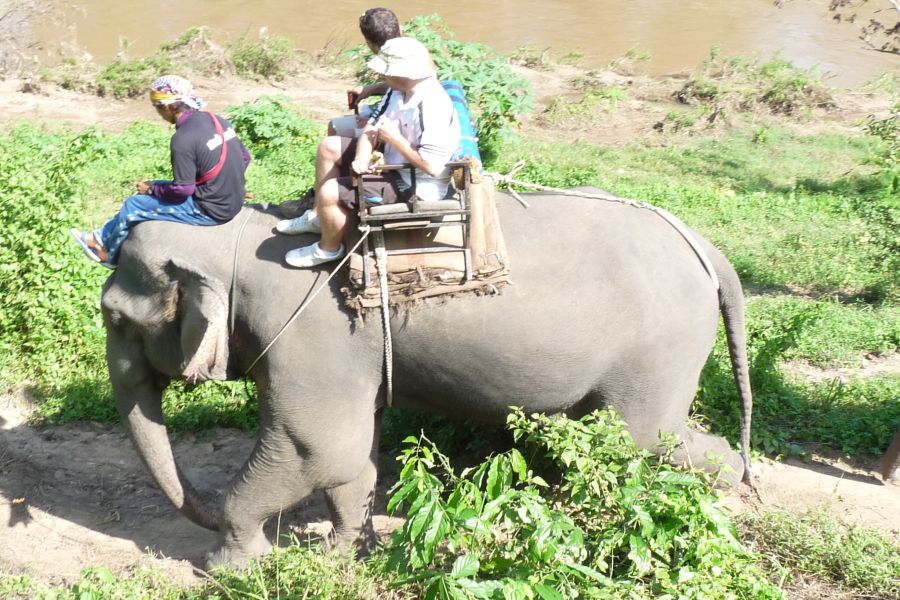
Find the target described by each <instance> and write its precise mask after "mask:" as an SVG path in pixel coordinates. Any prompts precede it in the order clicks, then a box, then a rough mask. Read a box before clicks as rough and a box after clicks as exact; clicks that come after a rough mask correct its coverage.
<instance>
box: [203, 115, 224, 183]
mask: <svg viewBox="0 0 900 600" xmlns="http://www.w3.org/2000/svg"><path fill="white" fill-rule="evenodd" d="M203 112H206V114H208V115H209V118H210V119H212V122H213V127H215V128H216V134H218V136H219V137H220V138H221V139H222V153H221V156H219V162H218V163H217V164H216V166H214V167H213V168H212V169H210V170H209V171H207V172H206V173H204V174H203V175H201V176H200V178H199V179H198V180H197V181H196V184H197V185H200V184H201V183H206V182H207V181H209V180H210V179H212V178H213V177H215V176H216V175H218V174H219V171H221V170H222V167H224V166H225V159H226V158H228V141H227V140H226V139H225V132H224V131H222V124H221V123H219V119H217V118H216V115H214V114H212V113H211V112H208V111H203Z"/></svg>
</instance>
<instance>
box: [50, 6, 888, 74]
mask: <svg viewBox="0 0 900 600" xmlns="http://www.w3.org/2000/svg"><path fill="white" fill-rule="evenodd" d="M828 4H829V0H786V1H785V3H784V6H783V8H777V7H776V6H774V4H773V1H772V0H562V1H552V0H550V1H548V0H543V1H535V0H515V1H512V0H493V1H485V0H457V1H455V2H428V1H425V0H407V1H405V2H403V3H402V4H401V3H397V4H396V5H395V6H392V7H391V8H393V9H394V10H395V11H396V12H397V14H398V16H399V17H400V19H401V20H407V19H409V18H411V17H413V16H415V15H421V14H432V13H437V14H439V15H440V16H441V18H442V19H443V20H444V22H445V23H446V24H447V25H448V26H449V27H450V28H451V29H452V30H453V31H454V32H455V34H456V39H457V40H459V41H462V42H482V43H485V44H488V45H489V46H492V47H494V48H495V49H497V50H499V51H501V52H504V53H508V52H512V51H514V50H515V49H516V48H519V47H522V46H530V47H535V48H539V49H546V48H549V50H550V52H551V55H552V56H554V57H560V56H562V55H564V54H566V53H569V52H579V53H581V54H582V55H583V58H582V60H581V63H580V64H581V65H583V66H586V67H599V66H602V65H604V64H606V63H608V62H609V61H611V60H613V59H615V58H618V57H620V56H622V55H623V54H624V53H625V52H627V51H628V50H629V49H632V48H634V49H638V50H641V51H643V52H645V53H649V55H650V56H651V59H650V61H649V62H647V63H646V64H645V66H644V67H643V70H644V71H645V72H647V73H649V74H665V73H671V72H676V71H684V70H690V69H693V68H695V67H697V66H699V65H700V64H701V62H702V61H703V59H704V58H706V57H707V56H708V54H709V51H710V49H711V48H712V47H713V46H719V47H721V49H722V52H723V54H724V55H725V56H734V55H740V56H747V57H750V56H762V57H769V56H772V55H773V54H774V53H776V52H778V53H780V54H781V56H783V57H784V58H787V59H789V60H791V61H793V62H794V63H795V64H797V65H798V66H801V67H812V66H816V67H818V68H819V69H821V70H822V71H824V72H826V73H827V74H829V77H830V78H829V81H830V83H831V84H832V85H839V86H840V85H848V86H849V85H856V84H859V83H862V82H864V81H866V80H869V79H871V78H873V77H875V76H877V75H879V74H880V73H883V72H894V73H900V57H897V56H896V55H890V54H885V53H880V52H875V51H873V50H870V49H867V48H866V47H865V46H864V44H863V43H862V42H861V41H860V40H859V39H857V35H858V30H859V24H860V23H864V22H866V19H868V17H869V16H871V14H872V11H873V10H875V9H878V8H883V9H884V11H883V12H881V13H880V16H881V20H882V21H883V22H885V23H888V24H891V25H892V24H893V22H894V21H896V20H897V18H900V14H898V13H897V12H896V10H894V9H892V8H890V5H889V4H888V1H887V0H870V2H868V3H867V5H866V6H867V8H866V9H865V10H867V11H869V12H868V13H866V14H861V15H860V18H859V19H858V20H857V24H852V23H846V22H844V23H838V22H835V21H834V20H833V19H832V16H833V14H832V13H829V12H828ZM376 5H377V4H376ZM371 6H373V4H372V3H371V2H358V1H352V0H337V1H332V2H314V1H310V0H155V1H153V0H145V1H143V2H136V1H134V0H61V4H60V6H59V8H58V9H56V10H54V11H53V13H52V16H51V17H50V18H46V19H44V20H43V21H42V23H40V24H39V25H38V27H37V28H36V32H35V33H36V35H37V37H38V41H39V42H41V45H42V46H43V47H44V48H45V49H46V50H47V53H48V56H50V55H52V54H54V53H56V54H57V55H59V54H60V52H64V53H68V54H73V53H81V52H87V53H89V54H90V55H91V56H93V58H94V60H96V61H98V62H101V63H102V62H106V61H108V60H110V59H111V58H113V57H114V56H115V55H116V53H117V52H118V51H120V50H121V49H122V47H123V46H122V45H123V39H127V52H128V55H129V56H146V55H148V54H150V53H152V52H153V51H154V50H155V49H156V48H157V47H158V46H159V44H160V43H161V42H163V41H165V40H169V39H173V38H175V37H177V36H178V35H179V34H180V33H182V32H184V31H185V30H186V29H187V28H188V27H191V26H194V25H207V26H209V27H211V28H212V29H213V38H214V39H216V40H220V41H225V40H227V39H233V38H234V37H237V36H241V35H250V36H256V35H258V33H259V31H260V30H261V29H262V28H265V30H267V31H268V32H269V33H271V34H273V35H279V36H284V37H287V38H289V39H291V40H292V41H293V42H294V43H295V44H296V45H297V46H298V47H300V48H303V49H306V50H316V49H319V48H322V47H323V46H325V45H326V44H329V43H331V44H337V45H338V46H348V47H349V46H352V45H355V44H357V43H359V41H360V40H361V38H360V35H359V29H358V27H357V20H358V17H359V15H360V13H361V12H362V11H363V10H365V9H366V8H369V7H371ZM876 16H878V13H876ZM61 49H64V50H61Z"/></svg>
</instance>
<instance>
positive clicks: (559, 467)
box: [388, 411, 780, 600]
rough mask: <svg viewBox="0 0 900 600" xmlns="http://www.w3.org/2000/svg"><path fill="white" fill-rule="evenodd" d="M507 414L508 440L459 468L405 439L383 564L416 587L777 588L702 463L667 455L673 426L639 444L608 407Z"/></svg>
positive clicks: (512, 594) (533, 593)
mask: <svg viewBox="0 0 900 600" xmlns="http://www.w3.org/2000/svg"><path fill="white" fill-rule="evenodd" d="M509 426H510V428H511V429H512V430H513V433H514V436H515V437H516V439H517V440H518V441H519V442H521V443H522V444H523V450H522V451H521V452H520V451H519V450H517V449H512V450H510V451H508V452H506V453H503V454H500V455H497V456H494V457H491V458H489V459H488V460H487V461H485V462H484V463H483V464H481V465H480V466H478V467H476V468H471V469H466V470H464V471H463V472H462V473H461V474H459V475H457V474H456V473H455V472H454V470H453V469H452V467H451V466H450V464H449V461H448V459H447V457H445V456H443V455H442V454H440V452H439V451H438V450H437V449H436V448H435V447H434V446H433V445H432V444H431V443H430V442H429V441H428V440H427V439H426V438H424V437H420V438H415V437H411V438H409V439H408V440H407V447H406V449H405V450H404V451H403V452H402V454H401V458H400V460H402V461H403V462H404V467H403V470H402V472H401V474H400V481H399V482H398V483H397V484H396V486H395V488H394V490H393V491H394V494H393V497H392V498H391V500H390V502H389V504H388V511H389V512H390V511H396V510H398V509H400V508H403V507H407V508H408V513H409V518H408V519H407V521H406V522H405V523H404V525H403V526H402V527H401V528H399V529H397V530H396V531H395V532H394V535H393V537H392V542H391V546H392V548H391V559H390V562H389V567H390V568H393V569H396V570H397V571H398V572H399V573H401V574H403V575H405V576H406V577H405V579H403V580H402V581H404V582H406V583H415V584H416V585H418V586H420V587H421V589H422V594H423V597H425V598H437V599H442V600H450V599H463V598H486V599H487V598H523V599H524V598H542V599H544V600H556V599H559V600H562V599H564V598H632V597H650V596H653V597H681V598H691V597H697V598H701V597H706V598H713V597H714V598H737V597H753V598H777V597H780V592H779V591H778V589H777V588H775V587H773V586H772V585H771V584H769V583H768V581H767V580H766V578H765V576H764V575H763V574H762V572H761V571H759V570H758V569H757V568H756V567H755V566H754V564H753V557H752V556H751V555H750V554H749V553H748V552H747V551H746V550H745V549H744V548H743V547H742V546H741V545H740V543H739V542H738V540H737V537H736V534H735V530H734V527H733V525H732V523H731V521H730V520H729V518H728V516H727V515H726V513H725V512H723V510H722V509H721V508H720V507H719V506H718V505H717V502H716V500H717V498H716V496H715V495H714V494H713V493H712V492H711V491H710V487H709V484H710V482H709V479H708V477H707V476H706V475H705V474H703V473H699V472H688V471H685V470H682V469H680V468H676V467H673V466H672V465H670V464H669V463H668V462H666V461H667V459H670V458H671V452H672V449H673V448H674V441H673V440H668V441H667V442H665V448H666V449H665V451H664V452H663V454H662V457H659V456H656V455H652V454H650V453H648V452H646V451H643V450H639V449H638V448H637V447H636V446H635V444H634V442H633V441H632V440H631V437H630V435H629V434H628V433H627V431H626V429H625V426H624V424H623V423H622V421H621V420H620V419H619V418H618V417H617V416H616V415H615V414H614V413H612V412H596V413H593V414H591V415H588V416H586V417H585V418H583V419H582V420H581V421H572V420H568V419H565V418H556V419H552V418H549V417H545V416H539V415H533V416H532V417H530V418H526V417H525V415H523V414H522V412H521V411H515V412H514V413H513V414H512V415H511V416H510V417H509ZM525 456H528V457H529V460H526V458H525ZM538 472H546V473H558V474H559V479H558V481H557V480H554V481H553V483H548V482H547V481H546V480H545V479H544V478H543V477H541V476H540V475H539V474H537V473H538Z"/></svg>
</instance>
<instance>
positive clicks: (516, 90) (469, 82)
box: [403, 15, 533, 158]
mask: <svg viewBox="0 0 900 600" xmlns="http://www.w3.org/2000/svg"><path fill="white" fill-rule="evenodd" d="M403 32H404V35H408V36H410V37H414V38H416V39H417V40H419V41H420V42H422V43H423V44H425V46H426V47H427V48H428V50H429V51H430V52H431V55H432V57H433V58H434V62H435V64H436V65H437V68H438V77H439V78H440V79H442V80H448V79H455V80H457V81H459V82H460V83H461V84H462V87H463V89H464V90H465V91H466V100H467V101H468V103H469V107H470V109H471V110H472V113H473V116H474V117H475V120H476V125H477V129H478V138H479V139H478V143H479V146H480V148H481V151H482V155H483V156H484V157H485V158H490V157H491V156H492V154H493V152H494V150H493V149H494V147H495V146H496V144H497V143H498V142H499V141H500V140H501V139H502V137H503V134H504V133H505V132H506V130H507V127H508V126H510V125H512V124H514V123H516V121H517V119H518V116H519V115H521V114H523V113H527V112H530V111H531V110H532V108H533V98H532V91H531V84H529V83H528V81H527V80H526V79H525V78H524V77H522V76H520V75H516V74H515V73H514V72H513V70H512V69H511V68H510V67H509V64H508V63H507V60H506V59H505V58H504V57H502V56H499V55H497V54H496V53H495V52H494V51H493V50H491V49H490V48H489V47H488V46H485V45H483V44H464V43H462V42H457V41H456V40H453V39H451V36H452V35H453V32H452V31H451V30H450V29H449V28H448V27H446V25H444V23H443V22H442V21H441V19H440V17H438V16H437V15H428V16H421V17H416V18H415V19H412V20H411V21H409V22H408V23H405V24H404V25H403Z"/></svg>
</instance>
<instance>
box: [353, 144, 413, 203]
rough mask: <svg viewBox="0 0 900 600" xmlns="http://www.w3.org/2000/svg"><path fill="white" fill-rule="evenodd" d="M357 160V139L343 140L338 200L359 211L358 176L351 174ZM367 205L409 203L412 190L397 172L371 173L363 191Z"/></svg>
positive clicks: (365, 181) (367, 177)
mask: <svg viewBox="0 0 900 600" xmlns="http://www.w3.org/2000/svg"><path fill="white" fill-rule="evenodd" d="M354 158H356V138H349V137H342V138H341V166H340V173H341V175H340V177H338V178H337V182H338V198H339V199H340V201H341V204H343V205H344V206H346V207H347V208H349V209H350V210H354V211H355V210H357V209H359V202H358V200H357V191H356V185H355V183H354V182H355V181H357V180H358V178H359V176H358V175H352V174H351V173H350V164H351V163H352V162H353V159H354ZM361 193H362V195H363V197H365V198H366V203H367V204H368V205H369V206H378V205H381V204H393V203H395V202H409V200H410V198H412V189H411V188H410V186H409V185H407V183H406V182H405V181H403V178H402V177H400V173H398V172H397V171H385V172H384V173H381V174H374V173H370V174H368V175H365V176H364V177H363V189H362V190H361Z"/></svg>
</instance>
